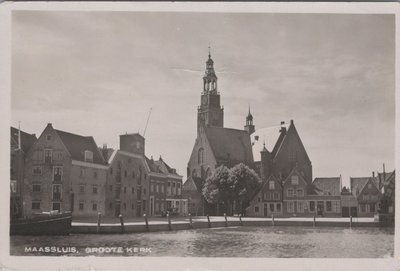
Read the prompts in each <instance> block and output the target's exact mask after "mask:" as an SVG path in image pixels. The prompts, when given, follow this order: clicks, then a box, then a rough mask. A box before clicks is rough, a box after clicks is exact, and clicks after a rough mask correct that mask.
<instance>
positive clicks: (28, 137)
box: [10, 127, 37, 153]
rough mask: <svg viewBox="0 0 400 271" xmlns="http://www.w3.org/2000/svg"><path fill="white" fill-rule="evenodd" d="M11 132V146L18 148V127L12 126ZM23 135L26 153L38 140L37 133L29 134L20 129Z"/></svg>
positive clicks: (23, 147) (22, 139) (22, 141)
mask: <svg viewBox="0 0 400 271" xmlns="http://www.w3.org/2000/svg"><path fill="white" fill-rule="evenodd" d="M10 132H11V146H13V147H15V148H18V129H17V128H14V127H10ZM20 135H21V149H22V151H23V152H24V153H27V152H28V151H29V149H30V148H31V147H32V145H33V143H35V141H36V140H37V138H36V135H35V134H28V133H26V132H23V131H21V130H20Z"/></svg>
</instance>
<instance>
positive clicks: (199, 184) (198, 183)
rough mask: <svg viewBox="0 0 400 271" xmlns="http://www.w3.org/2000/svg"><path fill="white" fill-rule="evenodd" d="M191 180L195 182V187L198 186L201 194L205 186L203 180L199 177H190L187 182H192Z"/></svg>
mask: <svg viewBox="0 0 400 271" xmlns="http://www.w3.org/2000/svg"><path fill="white" fill-rule="evenodd" d="M190 180H192V181H193V183H194V185H195V186H196V189H197V191H198V192H199V193H202V189H203V185H204V180H203V179H202V178H199V177H192V176H190V177H189V178H188V179H187V180H186V182H188V181H190ZM186 182H185V183H186Z"/></svg>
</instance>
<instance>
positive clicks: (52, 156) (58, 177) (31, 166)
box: [23, 123, 108, 216]
mask: <svg viewBox="0 0 400 271" xmlns="http://www.w3.org/2000/svg"><path fill="white" fill-rule="evenodd" d="M25 161H26V163H25V168H24V172H25V179H24V189H23V195H24V196H23V204H24V215H30V214H32V213H40V212H43V211H51V210H58V211H70V212H72V214H73V216H97V214H98V212H102V213H104V210H105V202H104V198H105V181H106V174H107V169H108V167H107V163H106V161H105V160H104V159H103V156H102V155H101V153H100V151H99V149H98V147H97V145H96V143H95V141H94V139H93V137H91V136H80V135H76V134H72V133H68V132H64V131H60V130H56V129H54V128H53V126H52V125H51V124H50V123H49V124H48V125H47V126H46V128H45V129H44V131H43V132H42V134H41V135H40V137H39V138H38V139H37V140H36V141H35V143H34V144H33V146H32V147H31V148H30V150H29V152H28V153H27V156H26V160H25Z"/></svg>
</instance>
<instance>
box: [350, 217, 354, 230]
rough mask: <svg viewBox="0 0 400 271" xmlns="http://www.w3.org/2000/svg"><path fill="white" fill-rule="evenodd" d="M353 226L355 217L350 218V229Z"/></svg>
mask: <svg viewBox="0 0 400 271" xmlns="http://www.w3.org/2000/svg"><path fill="white" fill-rule="evenodd" d="M351 224H353V217H352V216H350V228H351Z"/></svg>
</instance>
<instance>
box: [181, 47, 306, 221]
mask: <svg viewBox="0 0 400 271" xmlns="http://www.w3.org/2000/svg"><path fill="white" fill-rule="evenodd" d="M281 124H282V127H281V128H280V131H279V136H278V138H277V141H276V143H275V145H274V147H273V148H272V149H271V150H268V149H267V148H266V147H265V142H264V146H263V147H262V148H260V146H259V144H256V143H258V139H259V136H258V135H257V131H256V129H255V125H254V124H253V116H252V114H251V112H250V107H249V111H248V115H247V116H246V122H245V125H244V128H243V129H234V128H226V127H224V108H223V106H221V96H220V92H219V91H218V77H217V75H216V72H215V69H214V61H213V59H212V58H211V53H210V52H209V54H208V59H207V61H206V69H205V74H204V76H203V85H202V91H201V99H200V105H199V106H198V110H197V138H196V140H195V143H194V146H193V150H192V153H191V155H190V158H189V162H188V165H187V180H186V182H185V183H184V185H183V191H182V192H183V193H184V194H185V195H186V196H187V197H188V198H189V204H188V211H189V213H191V214H193V215H205V214H206V213H208V214H210V213H209V211H210V210H207V206H206V205H207V204H206V202H205V200H204V198H203V197H202V195H201V191H202V188H203V185H204V182H205V180H206V179H207V178H208V177H210V176H211V175H212V174H213V172H214V171H215V169H216V168H218V167H219V166H221V165H225V166H227V167H228V168H231V167H233V166H235V165H237V164H239V163H244V164H245V165H247V166H249V167H250V168H252V169H254V170H255V171H256V172H257V173H258V174H259V176H260V178H261V179H262V180H263V182H265V181H266V180H267V179H268V178H269V177H270V176H271V175H274V176H276V177H279V178H281V179H284V178H285V177H287V176H288V175H289V174H290V173H291V172H292V170H293V169H294V168H295V167H296V168H297V170H298V171H299V172H300V174H301V175H302V178H303V179H304V180H305V181H306V182H307V183H311V181H312V166H311V161H310V159H309V157H308V155H307V152H306V150H305V148H304V146H303V143H302V142H301V139H300V136H299V134H298V132H297V130H296V128H295V126H294V122H293V120H292V121H291V122H290V125H289V127H288V128H287V127H286V126H285V125H284V122H282V123H281ZM257 147H258V149H256V148H257ZM256 152H258V153H260V161H255V159H254V157H255V156H254V155H253V154H254V153H256Z"/></svg>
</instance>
